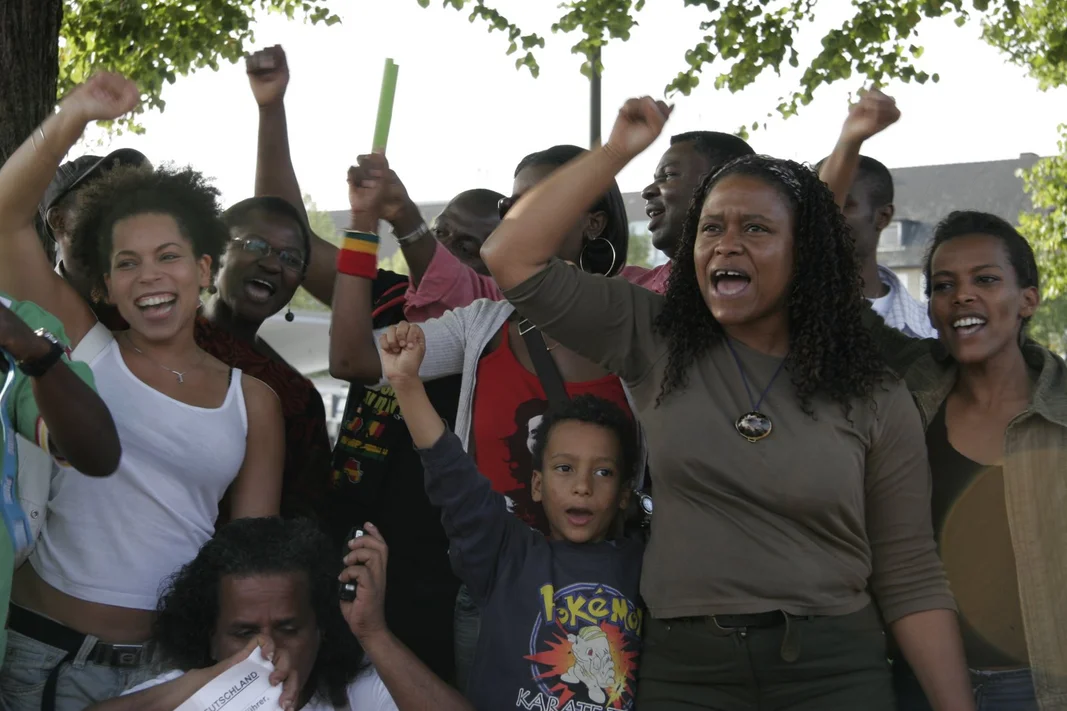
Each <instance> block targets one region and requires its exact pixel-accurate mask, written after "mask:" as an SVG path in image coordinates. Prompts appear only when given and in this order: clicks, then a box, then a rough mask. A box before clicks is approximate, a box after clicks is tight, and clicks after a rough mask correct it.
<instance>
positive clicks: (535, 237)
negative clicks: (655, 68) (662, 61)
mask: <svg viewBox="0 0 1067 711" xmlns="http://www.w3.org/2000/svg"><path fill="white" fill-rule="evenodd" d="M670 113H671V109H670V108H669V107H668V106H667V105H666V104H664V103H663V102H662V101H659V102H657V101H654V100H652V99H651V98H649V97H645V98H643V99H630V100H629V101H627V102H626V104H624V105H623V107H622V109H621V110H620V111H619V117H618V118H617V119H616V121H615V127H614V128H613V129H612V130H611V136H610V137H609V138H608V142H607V143H605V144H604V145H603V146H602V147H600V148H597V149H595V150H592V151H589V152H588V153H586V154H584V155H582V156H579V157H578V158H575V159H574V160H572V161H571V162H569V163H567V164H566V165H564V166H563V167H561V168H559V169H558V170H556V171H554V172H553V173H552V174H551V175H550V176H549V177H548V178H546V179H545V180H542V181H541V182H540V183H538V184H537V186H536V187H534V188H533V189H532V190H530V191H529V192H528V193H526V194H525V195H523V196H522V198H521V199H520V200H519V201H518V202H517V203H516V204H515V206H514V207H512V208H511V209H510V210H508V213H507V215H506V216H505V217H504V219H503V221H501V223H500V226H499V227H497V228H496V231H494V232H493V234H492V235H490V237H489V239H488V240H486V242H485V244H484V245H482V259H483V260H484V261H485V265H486V266H487V267H489V271H491V272H492V273H493V278H494V279H496V283H497V284H498V285H499V286H500V288H501V289H503V290H504V291H507V290H508V289H510V288H512V287H515V286H518V285H519V284H521V283H522V282H524V281H526V280H527V279H529V278H530V277H532V276H533V275H534V274H536V273H537V272H539V271H541V270H542V269H544V268H545V267H546V266H548V262H549V261H550V260H551V259H552V258H553V257H555V256H556V255H557V254H558V253H559V251H560V248H561V247H562V246H563V242H564V239H565V238H566V235H567V232H568V231H569V230H570V229H571V227H572V226H574V224H575V223H577V222H578V219H579V218H581V216H582V215H584V214H585V213H586V212H588V211H589V209H590V208H591V207H592V206H593V205H594V204H595V203H596V201H597V200H598V199H599V198H600V196H601V195H603V194H604V193H605V192H607V190H608V188H610V187H611V184H612V181H614V180H615V175H616V174H617V173H618V172H619V171H620V170H622V169H623V168H624V167H626V164H627V163H629V162H630V161H631V160H633V159H634V158H636V157H637V156H638V155H639V154H640V153H641V152H642V151H643V150H645V149H646V148H648V147H649V146H650V145H651V144H652V142H653V141H654V140H656V138H657V137H659V134H660V133H661V132H662V131H663V126H664V124H665V123H666V122H667V118H668V117H669V116H670Z"/></svg>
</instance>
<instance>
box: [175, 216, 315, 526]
mask: <svg viewBox="0 0 1067 711" xmlns="http://www.w3.org/2000/svg"><path fill="white" fill-rule="evenodd" d="M222 219H223V221H224V222H225V223H226V226H227V227H229V228H230V243H229V244H228V245H227V248H226V251H225V252H224V253H223V255H222V265H221V267H220V268H219V273H218V278H217V279H216V282H215V284H216V287H215V291H216V293H215V294H214V295H213V296H211V298H210V299H208V301H207V303H206V304H205V305H204V309H203V315H204V317H205V318H204V319H202V320H200V321H198V323H197V329H196V340H197V343H198V344H199V345H200V347H201V348H203V349H204V350H205V351H207V352H208V353H210V354H211V355H213V356H215V357H216V358H218V359H219V360H221V361H223V362H224V363H227V364H229V365H231V366H233V367H235V368H240V369H241V370H242V371H244V372H245V373H248V374H249V375H251V376H253V377H256V378H259V379H260V380H262V381H263V382H265V383H266V384H267V385H269V386H270V387H271V389H272V390H274V392H275V393H277V394H278V397H279V398H280V399H281V402H282V415H283V416H284V418H285V468H284V470H283V473H282V501H281V513H282V516H307V517H315V515H316V513H317V512H318V511H319V510H320V508H321V503H322V500H323V498H324V496H325V492H326V489H327V486H328V484H329V471H330V438H329V434H328V432H327V430H326V409H325V407H324V406H323V403H322V397H321V396H320V395H319V392H318V391H317V390H316V389H315V386H314V385H313V384H312V382H311V381H310V380H308V379H307V378H305V377H304V376H303V375H301V374H300V373H299V372H298V371H297V370H296V369H295V368H293V367H292V366H291V365H289V364H288V363H286V362H285V360H284V359H283V358H282V357H281V356H280V355H278V353H276V352H275V351H274V349H273V348H271V347H270V346H269V345H268V344H267V343H266V342H264V341H263V339H261V338H259V336H258V335H257V334H258V333H259V329H260V327H261V326H262V325H263V322H264V321H266V320H267V319H268V318H270V317H271V316H274V315H275V314H277V313H279V312H280V311H281V310H282V309H284V308H286V307H287V306H288V305H289V302H290V301H292V299H293V295H294V294H296V290H297V288H299V287H300V284H301V283H302V282H303V281H304V277H305V276H306V274H307V265H308V254H309V252H310V233H309V231H308V227H307V224H306V223H305V222H304V219H303V216H302V215H301V214H300V212H299V211H298V209H297V208H296V207H295V206H293V205H291V204H290V203H289V202H287V201H285V200H283V199H282V198H279V197H254V198H249V199H248V200H242V201H241V202H239V203H237V204H236V205H234V206H232V207H231V208H230V209H228V210H227V211H226V212H225V213H223V216H222ZM285 318H286V320H290V321H291V320H292V318H293V317H292V312H291V311H290V312H288V313H286V316H285ZM234 340H236V341H237V342H238V343H236V344H235V343H234ZM241 345H246V346H248V347H245V348H241V347H235V346H241ZM228 504H229V496H227V497H226V499H224V500H223V502H222V504H221V505H220V510H219V521H218V525H219V526H221V525H222V524H223V523H225V522H226V521H227V520H228V513H229V506H228Z"/></svg>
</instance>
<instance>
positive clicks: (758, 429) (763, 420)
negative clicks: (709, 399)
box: [726, 337, 785, 442]
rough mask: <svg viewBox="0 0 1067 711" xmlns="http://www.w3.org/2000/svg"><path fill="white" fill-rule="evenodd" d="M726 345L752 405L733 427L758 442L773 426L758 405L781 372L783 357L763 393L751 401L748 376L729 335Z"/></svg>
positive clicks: (742, 434)
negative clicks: (750, 409)
mask: <svg viewBox="0 0 1067 711" xmlns="http://www.w3.org/2000/svg"><path fill="white" fill-rule="evenodd" d="M726 346H727V347H728V348H729V349H730V353H731V354H732V355H733V357H734V362H735V363H737V371H738V372H739V373H741V382H742V383H744V384H745V392H746V393H748V403H749V404H750V405H751V406H752V411H751V412H746V413H745V414H743V415H741V416H740V417H738V418H737V420H736V421H734V428H735V429H737V433H738V434H739V435H741V436H742V437H744V438H745V439H747V440H748V441H749V442H759V441H760V440H761V439H764V438H766V437H767V435H769V434H770V433H771V429H773V427H774V425H773V423H772V422H771V418H769V417H767V416H766V415H764V414H763V413H762V412H760V411H759V406H760V405H762V404H763V398H765V397H767V393H768V392H770V390H771V386H772V385H774V381H775V380H777V379H778V375H779V373H781V372H782V366H784V365H785V358H782V362H781V363H779V364H778V369H777V370H775V371H774V375H772V376H771V380H770V382H769V383H767V387H766V388H764V389H763V394H762V395H760V396H759V400H755V401H753V399H752V390H751V388H749V386H748V378H746V377H745V369H744V368H743V367H741V359H740V358H738V357H737V351H735V350H734V346H733V344H732V343H730V339H729V337H727V338H726Z"/></svg>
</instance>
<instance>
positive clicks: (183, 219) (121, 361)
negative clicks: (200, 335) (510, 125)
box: [0, 73, 285, 711]
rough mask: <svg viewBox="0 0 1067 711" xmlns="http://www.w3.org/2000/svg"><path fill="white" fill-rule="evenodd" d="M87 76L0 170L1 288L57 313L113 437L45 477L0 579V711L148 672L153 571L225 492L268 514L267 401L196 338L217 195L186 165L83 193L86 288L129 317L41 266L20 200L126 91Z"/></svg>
mask: <svg viewBox="0 0 1067 711" xmlns="http://www.w3.org/2000/svg"><path fill="white" fill-rule="evenodd" d="M138 97H139V91H138V88H137V86H136V85H135V84H133V82H131V81H129V80H128V79H126V78H124V77H122V76H119V75H117V74H108V73H102V74H97V75H95V76H94V77H92V78H90V79H89V80H88V81H87V82H86V83H85V84H83V85H81V86H79V87H77V88H76V89H74V91H72V92H71V93H70V94H69V95H68V96H67V97H66V98H65V99H64V100H63V102H62V103H61V104H60V108H59V111H58V112H57V113H55V114H54V115H52V116H51V117H49V118H48V119H47V120H46V121H45V122H44V123H43V124H41V126H40V127H38V128H37V129H36V130H35V131H34V132H33V134H32V135H31V136H30V137H29V138H28V139H27V140H26V141H25V142H24V143H23V144H22V146H21V147H20V148H19V149H18V150H17V151H15V152H14V153H13V154H12V155H11V157H10V158H9V159H8V160H7V162H6V163H5V164H4V165H3V168H2V169H0V288H2V289H3V290H4V291H6V292H7V293H9V294H11V295H12V296H14V297H15V298H17V299H19V300H23V301H33V302H35V303H37V304H38V305H40V306H41V307H43V308H45V309H47V310H49V311H50V312H51V313H53V314H55V315H56V317H57V318H59V320H60V321H61V322H62V324H63V327H64V329H65V330H66V333H67V335H68V336H69V337H70V342H71V345H72V346H73V347H74V352H73V354H72V357H73V358H74V359H75V360H81V361H84V362H87V363H88V364H89V367H90V368H91V369H92V371H93V375H94V376H95V379H96V383H97V387H98V388H99V390H100V396H101V397H102V398H103V400H104V402H105V403H106V404H107V406H108V408H109V409H110V410H111V415H112V417H113V418H114V420H115V426H116V429H117V430H118V435H119V442H120V443H121V445H122V457H121V459H120V460H119V466H118V469H117V470H116V472H115V474H114V475H112V476H111V477H108V478H107V479H101V480H96V481H89V480H88V477H72V476H67V475H66V474H65V473H62V472H61V473H60V474H59V475H57V476H56V477H55V478H54V479H53V481H52V483H51V496H50V498H49V501H48V519H47V521H46V523H45V526H44V529H43V532H42V534H41V538H40V541H39V542H38V543H37V546H36V549H35V550H34V552H33V554H32V555H31V556H30V559H29V563H28V564H27V565H24V566H23V567H22V568H20V569H19V570H18V571H17V573H16V574H15V578H14V582H13V586H12V597H11V600H12V606H11V613H10V616H9V619H8V628H9V634H8V641H7V655H6V658H5V659H4V665H3V668H2V669H0V707H3V708H4V709H5V710H6V711H23V710H25V711H30V710H31V709H32V710H33V711H37V709H41V710H42V711H68V710H71V711H81V709H84V708H85V707H86V706H88V705H89V704H91V703H92V702H94V701H99V700H100V699H103V698H108V697H109V696H112V695H113V694H114V693H117V692H118V691H121V690H122V689H123V688H125V687H126V686H127V685H128V684H129V683H130V682H131V681H134V680H137V679H139V678H140V677H141V676H143V675H145V674H147V673H149V672H148V669H149V667H150V664H151V661H152V647H151V645H150V644H149V638H150V636H151V630H152V622H153V620H154V618H155V609H156V602H157V601H158V599H159V586H160V582H161V581H162V580H164V579H165V578H166V577H167V576H169V575H171V574H172V573H173V572H174V571H175V570H177V569H178V568H180V567H181V566H182V565H184V564H186V563H188V562H189V561H190V560H192V559H193V558H194V557H195V556H196V552H197V550H198V549H199V548H200V545H201V544H203V543H204V542H205V541H207V540H208V539H209V538H210V537H211V534H212V533H213V531H214V528H215V520H216V518H217V516H218V507H219V499H221V498H222V495H223V493H224V492H225V491H226V490H227V489H230V488H231V484H232V492H233V503H232V507H231V514H232V516H233V518H243V517H248V516H267V515H273V514H276V513H277V512H278V505H279V498H280V490H281V466H282V460H283V457H284V446H285V445H284V433H283V430H282V415H281V406H280V404H279V402H278V397H277V396H276V395H275V394H274V393H273V392H272V391H271V390H270V388H268V387H267V386H266V385H264V384H263V383H262V382H261V381H259V380H257V379H255V378H252V377H250V376H248V375H247V374H243V373H242V372H241V371H240V370H238V369H234V368H231V367H229V366H228V365H226V364H225V363H223V362H222V361H219V360H217V359H215V358H213V357H212V356H210V355H208V353H207V352H205V351H203V350H201V349H200V347H199V346H198V345H197V343H196V340H195V338H194V328H195V325H196V318H197V310H198V309H199V307H200V296H201V293H202V292H203V291H204V290H205V289H207V288H208V287H209V286H210V285H211V284H212V280H213V278H214V275H215V273H216V272H217V270H218V263H219V257H220V255H221V253H222V251H223V249H224V248H225V246H226V244H227V243H228V242H229V239H230V235H229V231H228V230H227V228H226V225H225V224H224V223H223V222H222V220H221V219H220V218H219V206H218V191H217V190H216V189H215V188H213V187H212V186H211V185H210V184H208V183H207V181H206V180H205V179H204V177H203V176H202V175H200V174H199V173H197V172H195V171H193V170H192V169H182V170H177V169H168V168H160V169H156V170H152V169H150V168H148V167H145V166H141V167H132V166H125V167H116V168H113V169H111V170H110V171H108V172H107V174H106V175H104V176H102V177H100V178H99V179H97V180H95V181H94V182H93V183H91V184H90V185H88V186H86V187H85V188H83V189H82V190H81V191H80V193H79V195H78V218H77V221H76V224H75V226H74V230H73V234H72V236H71V250H72V253H73V256H74V259H75V260H77V261H78V262H79V264H80V267H81V269H80V271H81V272H83V273H84V274H85V275H86V276H87V277H89V278H90V279H91V282H92V285H93V288H92V296H93V298H94V299H95V300H97V301H107V302H108V303H110V304H112V305H114V306H115V307H116V308H117V309H118V312H119V315H120V316H122V319H123V320H124V321H125V322H126V323H127V324H129V328H128V329H126V330H122V331H115V332H112V331H110V330H108V329H107V328H106V327H105V326H104V325H103V324H101V323H100V322H99V321H98V320H97V317H96V316H95V315H94V313H93V310H92V309H91V308H90V304H89V302H87V301H86V300H85V299H83V298H82V296H81V295H80V294H79V293H78V292H77V291H75V290H74V288H73V287H72V286H71V285H70V284H68V283H67V282H66V281H64V280H63V278H62V277H60V276H59V275H58V274H56V273H55V272H54V271H53V270H52V265H51V264H50V263H49V261H48V259H47V258H46V256H45V252H44V250H43V249H42V247H41V243H40V241H39V240H38V238H37V233H36V231H35V229H34V226H33V220H34V214H35V210H34V207H33V206H34V205H35V204H37V203H38V202H40V198H41V195H42V194H43V193H44V191H45V188H46V187H47V186H48V184H49V181H51V180H52V178H53V176H54V175H55V173H56V168H57V166H58V164H59V161H60V159H61V158H62V157H63V155H64V154H65V153H66V152H67V151H68V150H70V148H71V147H72V146H73V145H74V144H75V142H77V141H78V139H79V138H80V137H81V135H82V133H83V131H84V130H85V128H86V126H87V125H88V124H89V123H90V122H92V121H100V120H113V119H116V118H118V117H120V116H122V115H123V114H125V113H126V112H128V111H129V110H131V109H132V108H133V106H134V105H135V104H136V103H137V100H138Z"/></svg>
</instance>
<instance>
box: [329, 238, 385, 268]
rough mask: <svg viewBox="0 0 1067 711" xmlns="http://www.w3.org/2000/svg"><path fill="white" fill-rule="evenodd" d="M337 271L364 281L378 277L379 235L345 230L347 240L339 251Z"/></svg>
mask: <svg viewBox="0 0 1067 711" xmlns="http://www.w3.org/2000/svg"><path fill="white" fill-rule="evenodd" d="M337 271H338V272H340V273H341V274H348V275H349V276H354V277H363V278H364V279H374V278H375V277H377V276H378V235H376V234H374V233H373V232H359V231H357V230H345V240H344V242H342V243H341V249H339V250H338V251H337Z"/></svg>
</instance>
